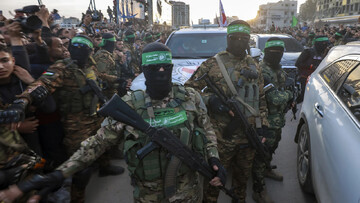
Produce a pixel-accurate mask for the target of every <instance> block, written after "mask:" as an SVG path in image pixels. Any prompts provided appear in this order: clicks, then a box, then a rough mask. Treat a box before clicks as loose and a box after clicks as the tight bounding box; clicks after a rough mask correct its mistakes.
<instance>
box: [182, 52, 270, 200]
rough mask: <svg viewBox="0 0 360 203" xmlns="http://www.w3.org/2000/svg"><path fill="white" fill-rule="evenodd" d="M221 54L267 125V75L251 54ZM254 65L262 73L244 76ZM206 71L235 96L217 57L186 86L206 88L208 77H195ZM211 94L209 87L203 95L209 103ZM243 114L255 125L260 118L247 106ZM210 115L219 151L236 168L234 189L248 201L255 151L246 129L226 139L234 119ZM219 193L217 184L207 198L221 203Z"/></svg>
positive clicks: (225, 63) (248, 99) (231, 76)
mask: <svg viewBox="0 0 360 203" xmlns="http://www.w3.org/2000/svg"><path fill="white" fill-rule="evenodd" d="M218 55H219V56H220V58H221V60H222V61H223V63H224V65H225V68H226V70H227V71H228V73H229V76H230V78H231V80H232V81H233V83H234V85H235V87H236V89H237V91H238V93H239V96H240V97H241V98H243V99H244V101H245V102H246V103H247V104H249V105H250V106H252V107H253V108H254V109H257V110H258V112H259V116H260V122H261V124H262V125H265V126H267V125H268V123H267V120H266V102H265V96H264V94H263V77H262V75H261V70H260V69H259V67H258V66H257V64H255V62H254V61H253V59H252V58H251V57H250V56H246V57H245V58H244V59H243V60H240V59H239V58H238V57H235V56H234V55H232V54H231V53H229V52H226V51H224V52H220V53H218ZM250 67H253V68H255V69H256V70H255V71H257V73H258V79H254V80H247V79H246V78H244V77H243V76H241V75H240V71H241V70H242V69H250ZM205 73H208V75H209V76H210V78H211V79H212V81H213V82H214V83H215V84H216V85H217V86H218V87H219V88H221V89H222V90H223V91H224V93H225V94H226V95H227V96H228V97H231V96H232V93H231V91H230V90H229V88H228V85H227V84H226V81H225V79H224V77H223V75H222V73H221V71H220V68H219V65H218V63H217V61H216V59H215V58H214V57H212V58H209V59H208V60H206V61H205V62H203V63H202V64H201V65H200V67H199V68H198V69H197V71H196V72H195V73H194V75H193V76H192V78H191V80H189V81H188V82H187V83H186V85H190V86H192V87H194V88H195V89H197V90H202V89H204V88H205V87H206V83H205V81H204V80H200V81H194V80H195V79H196V78H199V77H201V76H202V75H204V74H205ZM239 79H242V80H243V81H244V82H245V83H244V85H243V86H241V87H239V86H237V84H238V81H239ZM245 87H248V88H250V91H247V93H246V94H247V95H248V97H245V96H244V95H245V92H244V89H246V88H245ZM251 89H252V90H251ZM248 90H249V89H248ZM211 95H213V93H212V92H211V90H210V89H209V88H207V89H205V91H204V92H203V95H202V96H203V98H204V101H205V103H207V101H208V98H210V96H211ZM243 113H244V114H245V116H246V117H247V118H248V121H249V122H250V124H252V125H254V126H255V122H256V120H259V117H257V118H258V119H256V117H255V116H253V115H252V114H251V113H250V112H249V111H248V110H247V109H245V107H244V106H243ZM209 114H210V118H211V123H212V124H213V128H214V129H215V132H216V136H217V140H218V150H219V154H220V160H221V163H222V164H223V165H224V166H225V168H227V169H229V168H232V174H233V175H232V186H233V188H234V192H235V194H236V195H237V196H238V197H239V198H240V201H241V202H244V201H245V197H246V184H247V180H248V178H249V176H250V173H251V167H252V162H253V158H254V154H255V150H254V149H252V148H251V147H249V146H248V140H247V138H246V135H245V134H244V130H243V129H240V128H238V129H236V130H235V132H234V133H233V135H232V137H231V139H224V138H223V136H222V134H223V131H224V128H225V127H226V126H227V124H228V123H229V122H230V120H231V118H230V116H229V115H228V114H217V113H214V112H210V113H209ZM218 195H219V190H218V189H217V188H216V187H210V188H209V189H208V190H206V191H205V194H204V198H206V202H217V198H218Z"/></svg>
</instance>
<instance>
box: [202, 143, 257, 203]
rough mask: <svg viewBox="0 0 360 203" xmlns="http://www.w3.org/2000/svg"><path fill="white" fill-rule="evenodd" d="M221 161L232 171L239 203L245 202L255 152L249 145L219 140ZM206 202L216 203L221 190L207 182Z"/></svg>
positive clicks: (233, 183) (233, 185) (233, 186)
mask: <svg viewBox="0 0 360 203" xmlns="http://www.w3.org/2000/svg"><path fill="white" fill-rule="evenodd" d="M218 150H219V156H220V161H221V163H222V164H223V165H224V167H225V168H226V169H227V171H229V169H231V171H232V186H231V188H232V189H233V190H234V192H235V194H236V195H237V196H238V197H239V200H240V201H239V202H245V198H246V185H247V181H248V179H249V177H250V174H251V167H252V163H253V160H254V156H255V150H254V149H252V148H250V147H249V146H248V145H247V144H246V145H244V144H238V143H236V142H232V141H227V140H222V139H218ZM204 187H205V188H206V189H205V190H204V202H208V203H215V202H217V199H218V197H219V192H220V190H219V189H218V188H217V187H214V186H211V185H210V184H209V183H208V181H207V182H206V181H205V186H204Z"/></svg>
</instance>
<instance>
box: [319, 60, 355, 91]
mask: <svg viewBox="0 0 360 203" xmlns="http://www.w3.org/2000/svg"><path fill="white" fill-rule="evenodd" d="M358 64H359V62H358V61H356V60H343V61H338V62H336V63H333V64H332V65H330V66H329V67H327V68H325V69H324V70H323V71H322V72H320V75H321V77H322V78H323V79H324V80H325V82H326V83H327V84H328V85H329V86H330V88H331V89H332V90H333V91H334V92H337V90H338V88H339V86H340V85H341V84H342V82H343V81H344V80H345V77H346V76H347V75H348V74H347V73H348V72H349V71H350V70H351V69H352V68H354V67H355V66H356V65H358Z"/></svg>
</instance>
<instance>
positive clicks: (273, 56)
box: [264, 37, 285, 69]
mask: <svg viewBox="0 0 360 203" xmlns="http://www.w3.org/2000/svg"><path fill="white" fill-rule="evenodd" d="M284 47H285V43H284V41H282V40H281V39H280V38H278V37H271V38H269V39H268V40H267V41H266V44H265V49H264V53H265V55H264V61H265V62H266V63H268V64H269V65H270V67H271V68H274V69H276V68H279V67H280V66H279V63H280V61H281V58H282V57H283V55H284Z"/></svg>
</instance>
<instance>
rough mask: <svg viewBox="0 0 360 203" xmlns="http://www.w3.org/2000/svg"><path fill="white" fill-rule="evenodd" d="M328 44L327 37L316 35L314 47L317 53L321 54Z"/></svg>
mask: <svg viewBox="0 0 360 203" xmlns="http://www.w3.org/2000/svg"><path fill="white" fill-rule="evenodd" d="M328 46H329V38H328V37H327V36H325V35H320V36H316V37H315V39H314V48H315V50H316V53H317V54H318V55H322V54H323V53H324V51H325V49H326V48H327V47H328Z"/></svg>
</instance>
